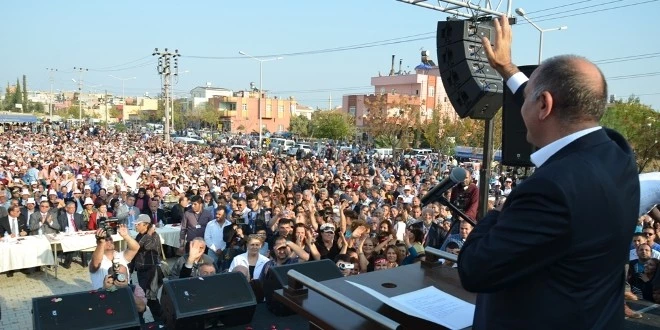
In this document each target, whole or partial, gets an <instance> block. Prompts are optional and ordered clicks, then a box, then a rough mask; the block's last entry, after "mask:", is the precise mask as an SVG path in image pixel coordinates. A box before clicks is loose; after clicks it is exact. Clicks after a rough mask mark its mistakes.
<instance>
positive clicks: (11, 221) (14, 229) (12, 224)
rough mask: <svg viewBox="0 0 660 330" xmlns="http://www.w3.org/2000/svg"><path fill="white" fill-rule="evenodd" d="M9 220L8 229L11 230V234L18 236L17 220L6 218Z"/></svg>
mask: <svg viewBox="0 0 660 330" xmlns="http://www.w3.org/2000/svg"><path fill="white" fill-rule="evenodd" d="M8 218H9V228H11V233H12V234H14V235H16V236H18V233H19V231H20V230H19V228H18V219H17V218H14V217H8Z"/></svg>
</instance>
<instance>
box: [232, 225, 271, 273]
mask: <svg viewBox="0 0 660 330" xmlns="http://www.w3.org/2000/svg"><path fill="white" fill-rule="evenodd" d="M262 245H263V241H262V240H261V238H260V237H259V236H257V235H250V236H248V239H247V252H245V253H242V254H239V255H237V256H235V257H234V260H232V262H231V265H230V266H229V271H230V272H231V271H233V270H234V268H235V267H236V266H244V267H247V269H248V271H249V274H250V278H249V279H250V280H258V279H259V276H260V274H261V271H262V269H263V267H264V265H265V264H266V263H267V262H268V258H267V257H265V256H263V255H262V254H260V253H259V250H261V246H262Z"/></svg>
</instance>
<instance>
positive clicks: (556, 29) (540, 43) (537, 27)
mask: <svg viewBox="0 0 660 330" xmlns="http://www.w3.org/2000/svg"><path fill="white" fill-rule="evenodd" d="M516 14H518V15H520V16H522V18H524V19H525V20H526V21H527V22H528V23H529V24H532V26H533V27H535V28H536V29H537V30H539V32H540V33H541V37H540V39H539V64H541V58H542V54H543V33H544V32H549V31H559V30H566V29H568V26H565V25H562V26H560V27H556V28H552V29H542V28H541V27H539V26H538V25H536V24H534V22H532V21H531V20H530V19H529V17H527V15H526V14H525V10H524V9H522V8H518V9H516Z"/></svg>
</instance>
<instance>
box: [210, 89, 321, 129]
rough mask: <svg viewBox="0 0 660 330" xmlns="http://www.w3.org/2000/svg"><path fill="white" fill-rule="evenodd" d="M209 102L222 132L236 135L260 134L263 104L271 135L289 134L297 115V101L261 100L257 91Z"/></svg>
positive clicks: (214, 99)
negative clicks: (287, 132) (260, 115)
mask: <svg viewBox="0 0 660 330" xmlns="http://www.w3.org/2000/svg"><path fill="white" fill-rule="evenodd" d="M264 94H265V93H264ZM264 96H266V95H264ZM207 102H209V103H210V104H212V105H213V107H214V109H217V110H218V115H219V122H220V125H219V126H220V127H219V128H220V129H222V130H223V131H226V132H232V133H239V132H240V133H252V132H259V102H261V106H262V113H263V116H262V118H261V120H262V124H263V126H262V127H263V129H264V130H267V131H268V132H273V133H274V132H284V131H287V130H288V129H289V125H290V122H291V116H292V114H294V113H297V102H296V100H295V99H294V98H293V97H291V98H286V99H281V98H278V97H274V98H269V97H265V98H262V99H260V98H259V92H258V91H254V90H253V91H240V92H236V93H233V95H232V96H215V97H212V98H209V99H208V101H207ZM310 116H311V115H310Z"/></svg>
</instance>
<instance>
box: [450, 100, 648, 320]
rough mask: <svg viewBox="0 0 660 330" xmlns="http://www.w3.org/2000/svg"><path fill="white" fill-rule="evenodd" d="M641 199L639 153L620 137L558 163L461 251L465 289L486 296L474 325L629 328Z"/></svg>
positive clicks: (482, 225) (572, 148)
mask: <svg viewBox="0 0 660 330" xmlns="http://www.w3.org/2000/svg"><path fill="white" fill-rule="evenodd" d="M519 91H520V90H519ZM639 198H640V188H639V179H638V175H637V167H636V164H635V158H634V155H633V152H632V150H631V149H630V147H629V146H628V144H627V143H626V141H625V140H624V139H623V137H622V136H621V135H619V134H618V133H616V132H614V131H611V130H608V129H600V130H597V131H595V132H592V133H589V134H587V135H585V136H583V137H581V138H579V139H577V140H575V141H573V142H572V143H570V144H568V145H567V146H565V147H564V148H563V149H561V150H559V151H558V152H557V153H556V154H554V155H553V156H552V157H550V158H549V159H548V160H547V161H546V162H545V163H544V164H543V165H542V166H541V167H539V168H537V169H536V171H535V172H534V174H533V175H531V176H530V177H529V178H527V179H526V180H525V181H524V182H523V183H522V184H519V185H518V186H517V187H516V189H514V190H513V191H512V192H511V194H510V195H509V198H507V200H506V202H505V204H504V206H503V209H502V212H497V211H491V212H489V213H488V214H487V215H486V216H485V217H484V218H483V219H482V220H480V221H479V223H477V226H476V227H475V228H474V230H473V231H472V233H471V234H470V236H469V237H468V239H467V241H466V242H465V244H464V245H463V247H462V249H461V253H460V255H459V258H458V271H459V275H460V278H461V282H462V284H463V287H464V288H465V289H467V290H468V291H472V292H478V293H479V295H478V296H477V304H476V311H475V315H474V325H473V328H474V329H531V328H533V329H621V328H623V320H624V315H623V286H624V278H625V277H624V274H623V273H624V271H623V270H624V267H623V265H625V264H626V263H627V262H628V259H629V255H628V254H629V246H630V240H631V237H632V234H633V232H634V230H635V225H636V223H637V217H638V212H639V203H640V201H639Z"/></svg>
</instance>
